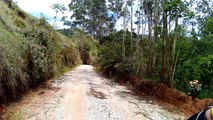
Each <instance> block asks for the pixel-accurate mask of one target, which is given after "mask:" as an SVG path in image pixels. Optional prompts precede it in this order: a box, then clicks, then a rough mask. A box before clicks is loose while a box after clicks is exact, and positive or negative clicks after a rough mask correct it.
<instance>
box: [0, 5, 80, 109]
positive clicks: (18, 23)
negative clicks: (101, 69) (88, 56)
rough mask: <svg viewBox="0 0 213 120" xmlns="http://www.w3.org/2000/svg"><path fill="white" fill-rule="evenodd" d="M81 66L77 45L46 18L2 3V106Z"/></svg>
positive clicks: (0, 10)
mask: <svg viewBox="0 0 213 120" xmlns="http://www.w3.org/2000/svg"><path fill="white" fill-rule="evenodd" d="M79 62H80V59H79V55H78V53H77V50H76V48H75V44H74V43H73V42H72V41H71V39H69V38H67V37H65V36H63V35H61V34H60V33H58V32H57V31H55V30H54V28H53V27H51V26H50V25H49V24H48V23H47V22H46V20H45V18H41V19H37V18H35V17H33V16H31V15H29V14H27V13H25V12H24V11H22V10H21V9H20V8H19V7H18V6H17V5H16V4H15V3H12V4H11V5H8V4H7V3H5V2H3V1H0V105H2V104H5V103H7V102H8V101H11V100H16V99H18V98H20V96H21V95H22V94H23V93H24V92H26V91H27V90H29V89H30V88H34V87H37V86H38V85H39V84H41V83H42V82H43V81H45V80H47V79H50V78H52V77H54V76H55V75H57V74H60V73H62V72H64V70H65V68H67V67H73V66H75V65H77V64H79Z"/></svg>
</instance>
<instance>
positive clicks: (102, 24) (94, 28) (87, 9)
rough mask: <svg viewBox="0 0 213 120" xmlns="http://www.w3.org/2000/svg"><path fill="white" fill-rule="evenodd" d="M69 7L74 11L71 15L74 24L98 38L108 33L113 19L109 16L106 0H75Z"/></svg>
mask: <svg viewBox="0 0 213 120" xmlns="http://www.w3.org/2000/svg"><path fill="white" fill-rule="evenodd" d="M69 8H70V11H73V15H72V16H71V19H72V20H73V26H76V27H79V28H81V29H82V30H83V31H85V32H87V33H89V34H91V35H93V36H95V37H96V38H98V37H100V36H102V35H104V34H107V33H108V31H109V29H108V28H109V27H108V25H109V24H110V22H108V21H111V20H112V19H111V17H109V16H108V10H107V6H106V1H105V0H90V1H88V0H73V1H71V3H70V4H69ZM111 25H112V24H111ZM109 26H110V25H109ZM110 28H111V26H110Z"/></svg>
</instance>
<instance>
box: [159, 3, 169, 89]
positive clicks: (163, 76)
mask: <svg viewBox="0 0 213 120" xmlns="http://www.w3.org/2000/svg"><path fill="white" fill-rule="evenodd" d="M166 4H167V0H162V6H163V46H162V51H163V54H162V67H161V76H160V77H161V81H162V82H163V83H166V84H168V85H170V83H169V81H168V79H167V75H168V69H167V67H168V66H167V63H168V62H167V41H168V28H167V24H168V22H167V10H166Z"/></svg>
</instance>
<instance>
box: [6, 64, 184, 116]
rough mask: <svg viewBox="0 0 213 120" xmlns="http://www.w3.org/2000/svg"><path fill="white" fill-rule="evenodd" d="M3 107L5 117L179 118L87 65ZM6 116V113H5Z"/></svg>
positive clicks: (178, 114)
mask: <svg viewBox="0 0 213 120" xmlns="http://www.w3.org/2000/svg"><path fill="white" fill-rule="evenodd" d="M49 86H50V85H47V86H44V87H43V88H41V89H39V90H36V91H33V92H31V93H29V94H28V95H26V96H25V97H23V99H22V100H20V101H19V102H16V103H13V104H12V105H10V106H9V107H7V108H6V113H5V114H4V117H5V119H13V118H16V119H24V120H183V119H185V118H184V116H183V115H182V114H181V113H179V112H177V111H176V110H171V109H170V110H169V109H166V107H165V106H160V105H158V104H157V103H156V102H154V101H152V100H147V99H143V98H139V97H137V96H135V95H133V93H132V92H131V90H128V89H127V88H126V87H125V86H120V85H118V84H115V83H113V82H111V81H110V80H108V79H106V78H104V77H102V76H100V75H98V74H97V73H96V72H95V71H94V70H93V67H92V66H90V65H81V66H79V67H77V68H76V69H74V70H72V71H70V72H67V73H66V74H64V75H63V76H61V77H60V78H58V80H55V81H54V82H52V83H51V87H49ZM8 116H10V117H8Z"/></svg>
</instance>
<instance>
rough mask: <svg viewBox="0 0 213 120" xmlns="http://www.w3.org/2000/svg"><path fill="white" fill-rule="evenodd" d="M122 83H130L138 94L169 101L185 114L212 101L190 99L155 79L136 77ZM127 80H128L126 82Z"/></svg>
mask: <svg viewBox="0 0 213 120" xmlns="http://www.w3.org/2000/svg"><path fill="white" fill-rule="evenodd" d="M124 81H125V82H123V84H124V83H128V84H130V85H132V87H131V88H133V91H134V92H135V93H137V94H138V95H143V96H151V97H154V98H155V99H156V100H159V101H162V102H164V103H169V104H171V105H173V106H174V107H176V108H177V109H179V110H180V111H182V112H183V113H184V114H185V115H186V116H189V115H192V114H194V113H197V112H199V111H201V110H203V109H204V108H205V107H207V106H208V105H210V103H211V102H213V99H203V100H198V99H197V100H194V101H193V100H192V98H191V96H188V95H186V94H185V93H182V92H179V91H177V90H175V89H173V88H170V87H169V86H167V85H165V84H162V83H159V82H157V81H147V80H140V79H138V78H136V77H132V78H128V80H124ZM127 81H128V82H127Z"/></svg>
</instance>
